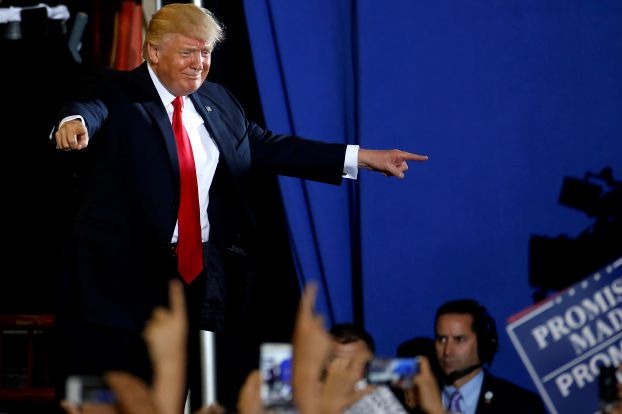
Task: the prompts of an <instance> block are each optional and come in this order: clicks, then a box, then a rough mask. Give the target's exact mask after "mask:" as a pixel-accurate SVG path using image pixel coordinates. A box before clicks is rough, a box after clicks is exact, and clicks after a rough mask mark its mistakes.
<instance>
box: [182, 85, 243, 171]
mask: <svg viewBox="0 0 622 414" xmlns="http://www.w3.org/2000/svg"><path fill="white" fill-rule="evenodd" d="M190 99H191V100H192V103H193V104H194V107H195V108H196V110H197V112H198V113H199V115H201V117H202V118H203V121H204V122H205V128H207V131H208V132H209V134H210V137H211V138H212V139H213V140H214V142H215V143H216V145H217V146H218V150H219V151H220V156H221V158H222V159H224V161H225V162H226V163H227V165H228V166H229V168H230V169H232V171H233V170H235V167H236V165H237V157H236V151H235V147H234V145H233V142H234V141H233V140H231V139H226V137H227V133H226V132H225V131H224V127H225V125H226V123H225V121H224V119H223V118H222V114H221V113H220V110H219V108H221V106H220V105H217V103H216V102H211V101H210V100H209V98H206V97H205V96H200V95H198V94H196V93H193V94H191V95H190Z"/></svg>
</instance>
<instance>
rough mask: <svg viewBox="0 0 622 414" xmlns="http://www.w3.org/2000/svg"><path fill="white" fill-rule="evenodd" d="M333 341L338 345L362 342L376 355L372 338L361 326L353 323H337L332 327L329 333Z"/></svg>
mask: <svg viewBox="0 0 622 414" xmlns="http://www.w3.org/2000/svg"><path fill="white" fill-rule="evenodd" d="M329 333H330V335H331V336H332V337H333V339H334V340H335V341H337V342H339V343H340V344H350V343H352V342H356V341H363V342H365V344H366V345H367V349H369V351H370V352H371V353H372V354H374V353H376V344H375V343H374V338H373V337H372V336H371V335H370V334H369V333H368V332H367V331H366V330H365V329H363V328H362V327H361V326H359V325H357V324H354V323H338V324H335V325H333V327H332V328H330V331H329Z"/></svg>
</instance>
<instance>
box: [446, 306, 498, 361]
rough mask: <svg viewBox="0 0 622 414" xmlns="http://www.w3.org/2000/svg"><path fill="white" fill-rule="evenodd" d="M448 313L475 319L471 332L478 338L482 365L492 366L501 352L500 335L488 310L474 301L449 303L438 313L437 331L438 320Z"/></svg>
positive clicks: (478, 349)
mask: <svg viewBox="0 0 622 414" xmlns="http://www.w3.org/2000/svg"><path fill="white" fill-rule="evenodd" d="M448 313H458V314H467V315H471V316H472V317H473V324H472V325H471V330H472V331H473V333H474V334H475V335H476V336H477V353H478V355H479V359H480V360H481V361H482V363H484V364H488V365H491V364H492V360H493V359H494V357H495V354H496V353H497V351H498V350H499V335H498V334H497V324H496V323H495V320H494V318H493V317H492V316H490V314H489V313H488V311H487V310H486V308H485V307H484V306H483V305H480V304H479V303H478V302H477V301H475V300H473V299H458V300H452V301H450V302H447V303H445V304H443V305H441V307H439V308H438V310H437V311H436V318H435V319H434V329H435V330H436V323H437V321H438V318H439V317H440V316H441V315H446V314H448Z"/></svg>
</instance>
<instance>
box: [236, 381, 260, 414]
mask: <svg viewBox="0 0 622 414" xmlns="http://www.w3.org/2000/svg"><path fill="white" fill-rule="evenodd" d="M260 388H261V373H260V372H259V371H258V370H254V371H251V373H250V374H248V376H247V377H246V381H244V385H242V389H240V394H239V396H238V407H237V408H238V413H239V414H263V413H264V409H263V406H262V403H261V394H260Z"/></svg>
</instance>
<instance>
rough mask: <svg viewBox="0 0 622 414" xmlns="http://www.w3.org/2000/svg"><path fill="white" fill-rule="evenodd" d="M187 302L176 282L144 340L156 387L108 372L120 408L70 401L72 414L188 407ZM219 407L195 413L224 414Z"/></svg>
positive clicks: (153, 413)
mask: <svg viewBox="0 0 622 414" xmlns="http://www.w3.org/2000/svg"><path fill="white" fill-rule="evenodd" d="M187 329H188V328H187V320H186V303H185V298H184V291H183V286H182V284H181V282H180V281H178V280H176V279H172V280H171V282H170V285H169V309H167V308H164V307H158V308H155V309H154V310H153V313H152V316H151V319H150V320H149V321H147V323H146V325H145V329H144V331H143V337H144V339H145V343H146V344H147V349H148V351H149V356H150V357H151V361H152V365H153V372H154V378H153V387H152V388H149V386H148V385H147V384H146V383H145V382H144V381H143V380H142V379H140V378H138V377H135V376H134V375H132V374H130V373H126V372H107V373H106V374H105V375H104V379H105V380H106V382H107V383H108V385H109V386H110V388H111V389H112V391H113V392H114V394H115V397H116V405H112V404H95V403H85V404H82V405H81V406H80V407H77V406H75V405H73V404H71V403H69V402H67V401H62V402H61V406H62V407H63V409H64V410H65V411H66V412H67V413H68V414H139V413H140V414H179V412H180V410H181V409H182V407H183V406H184V400H185V389H186V388H185V379H186V376H185V375H186V341H187ZM223 412H224V410H223V408H222V407H220V406H219V405H218V404H214V405H211V406H209V407H203V408H201V409H200V410H199V411H197V412H196V413H195V414H222V413H223Z"/></svg>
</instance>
